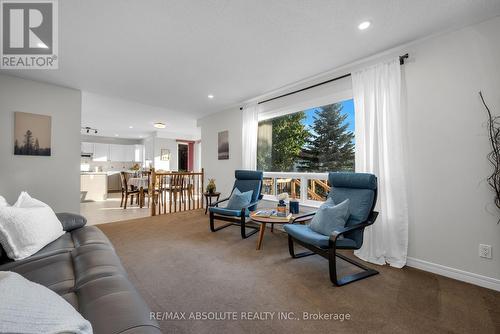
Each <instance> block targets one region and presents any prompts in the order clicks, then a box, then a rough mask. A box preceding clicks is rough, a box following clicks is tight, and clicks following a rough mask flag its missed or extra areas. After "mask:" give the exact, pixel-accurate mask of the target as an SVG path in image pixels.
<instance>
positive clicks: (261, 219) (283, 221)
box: [250, 209, 300, 224]
mask: <svg viewBox="0 0 500 334" xmlns="http://www.w3.org/2000/svg"><path fill="white" fill-rule="evenodd" d="M263 210H275V209H259V210H257V211H263ZM257 211H253V212H251V213H250V219H252V220H253V221H255V222H257V223H266V224H267V223H269V224H271V223H272V224H290V222H291V221H292V220H293V219H294V218H296V217H298V216H300V214H292V216H291V217H290V218H289V219H286V217H283V218H267V217H259V216H255V213H256V212H257ZM287 215H288V213H287Z"/></svg>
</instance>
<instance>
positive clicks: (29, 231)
mask: <svg viewBox="0 0 500 334" xmlns="http://www.w3.org/2000/svg"><path fill="white" fill-rule="evenodd" d="M63 234H64V231H63V227H62V224H61V222H60V221H59V219H57V216H56V214H55V213H54V211H52V209H51V208H50V207H49V206H48V205H47V204H45V203H43V202H41V201H39V200H37V199H34V198H31V197H30V196H29V195H28V193H26V192H23V193H21V195H19V199H18V200H17V202H16V204H14V205H13V206H4V207H2V206H0V244H1V245H2V247H3V249H4V250H5V252H6V253H7V256H8V257H9V258H11V259H13V260H22V259H24V258H26V257H28V256H31V255H33V254H35V253H36V252H38V251H39V250H40V249H42V248H43V247H45V246H46V245H47V244H49V243H51V242H52V241H54V240H56V239H57V238H59V237H60V236H61V235H63Z"/></svg>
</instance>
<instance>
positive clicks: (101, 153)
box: [92, 143, 110, 161]
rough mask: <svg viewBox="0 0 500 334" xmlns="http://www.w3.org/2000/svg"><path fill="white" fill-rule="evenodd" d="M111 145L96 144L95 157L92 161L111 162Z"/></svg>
mask: <svg viewBox="0 0 500 334" xmlns="http://www.w3.org/2000/svg"><path fill="white" fill-rule="evenodd" d="M109 160H110V156H109V144H101V143H95V144H94V155H93V158H92V161H109Z"/></svg>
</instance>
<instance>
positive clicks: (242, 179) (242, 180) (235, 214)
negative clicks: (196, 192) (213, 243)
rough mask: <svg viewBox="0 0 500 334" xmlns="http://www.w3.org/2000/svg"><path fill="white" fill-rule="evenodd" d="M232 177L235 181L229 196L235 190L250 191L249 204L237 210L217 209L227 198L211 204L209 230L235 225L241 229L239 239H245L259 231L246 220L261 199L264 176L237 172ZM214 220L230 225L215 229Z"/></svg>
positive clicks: (241, 171) (250, 172)
mask: <svg viewBox="0 0 500 334" xmlns="http://www.w3.org/2000/svg"><path fill="white" fill-rule="evenodd" d="M234 176H235V178H236V181H234V186H233V189H232V190H231V194H232V193H233V191H234V189H236V188H238V190H239V191H241V192H247V191H250V190H252V191H253V193H252V199H251V201H250V204H248V205H246V206H245V207H242V208H241V209H239V210H230V209H226V208H221V207H219V204H220V203H223V202H226V201H228V200H229V197H228V198H225V199H222V200H220V201H218V202H215V203H213V204H212V205H211V206H210V208H209V211H210V230H211V231H212V232H217V231H219V230H222V229H223V228H226V227H228V226H231V225H237V226H240V229H241V238H242V239H246V238H248V237H249V236H251V235H253V234H255V233H257V232H258V231H259V227H258V226H256V225H254V224H248V223H247V219H248V216H249V214H250V211H254V210H255V209H256V208H257V203H258V202H259V201H260V200H261V199H262V194H261V190H262V180H263V177H264V174H263V173H262V172H261V171H251V170H237V171H235V172H234ZM216 219H218V220H224V221H228V222H230V223H229V224H225V225H222V226H218V227H215V220H216ZM247 228H250V229H252V230H253V231H251V232H249V233H247V231H246V229H247Z"/></svg>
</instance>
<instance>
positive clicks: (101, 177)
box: [80, 172, 108, 202]
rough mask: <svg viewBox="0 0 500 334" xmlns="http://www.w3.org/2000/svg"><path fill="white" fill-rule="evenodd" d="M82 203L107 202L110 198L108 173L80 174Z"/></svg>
mask: <svg viewBox="0 0 500 334" xmlns="http://www.w3.org/2000/svg"><path fill="white" fill-rule="evenodd" d="M80 194H81V201H82V202H84V201H105V200H106V199H107V198H108V174H107V173H106V172H82V173H81V174H80Z"/></svg>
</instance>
